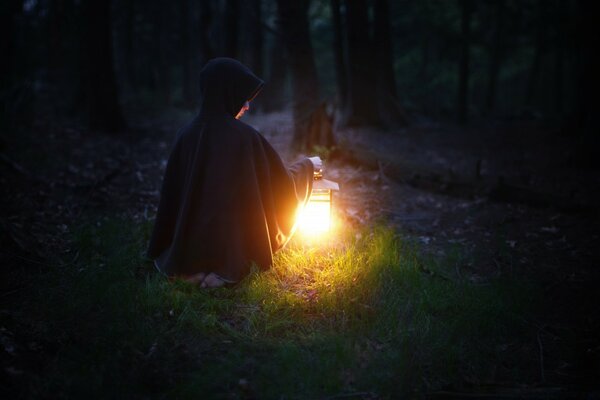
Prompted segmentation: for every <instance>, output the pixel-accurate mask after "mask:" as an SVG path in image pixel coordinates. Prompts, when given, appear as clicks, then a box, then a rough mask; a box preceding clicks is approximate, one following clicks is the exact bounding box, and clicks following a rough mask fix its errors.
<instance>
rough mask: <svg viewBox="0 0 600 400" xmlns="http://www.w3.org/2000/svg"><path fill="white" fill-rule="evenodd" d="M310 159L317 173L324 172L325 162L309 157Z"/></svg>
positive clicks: (317, 157)
mask: <svg viewBox="0 0 600 400" xmlns="http://www.w3.org/2000/svg"><path fill="white" fill-rule="evenodd" d="M308 159H309V160H310V162H312V164H313V169H314V170H315V172H319V171H323V160H321V157H319V156H315V157H308Z"/></svg>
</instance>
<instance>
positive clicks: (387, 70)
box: [374, 0, 408, 126]
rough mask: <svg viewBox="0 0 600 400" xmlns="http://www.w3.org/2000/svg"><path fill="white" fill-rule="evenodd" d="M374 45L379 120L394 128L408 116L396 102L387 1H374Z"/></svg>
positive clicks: (404, 121) (405, 121)
mask: <svg viewBox="0 0 600 400" xmlns="http://www.w3.org/2000/svg"><path fill="white" fill-rule="evenodd" d="M374 17H375V21H374V22H375V23H374V25H375V26H374V28H375V43H376V51H377V58H376V65H377V70H378V71H377V73H376V75H377V78H376V81H377V106H378V111H379V120H380V121H382V122H384V123H385V125H388V126H394V125H397V124H401V125H405V124H407V123H408V116H407V115H406V112H405V111H404V109H403V108H402V106H401V105H400V103H399V101H398V93H397V90H396V77H395V74H394V51H393V47H392V33H391V26H390V7H389V2H388V0H376V1H375V10H374Z"/></svg>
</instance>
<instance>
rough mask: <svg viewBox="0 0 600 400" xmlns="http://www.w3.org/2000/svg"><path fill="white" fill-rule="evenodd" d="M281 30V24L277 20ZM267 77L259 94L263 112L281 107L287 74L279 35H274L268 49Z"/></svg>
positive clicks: (286, 62) (285, 53) (283, 49)
mask: <svg viewBox="0 0 600 400" xmlns="http://www.w3.org/2000/svg"><path fill="white" fill-rule="evenodd" d="M277 25H278V29H279V31H281V27H280V26H281V24H280V22H279V21H278V22H277ZM268 56H269V57H268V63H269V77H268V79H267V81H266V84H265V88H264V89H263V93H262V94H261V95H260V98H261V102H262V106H263V110H264V111H265V112H273V111H278V110H281V109H282V108H283V105H284V104H283V101H284V93H285V83H286V76H287V69H288V68H287V66H288V61H287V58H288V55H287V51H286V49H285V46H284V43H283V38H282V36H281V35H279V34H278V35H275V36H274V37H273V40H272V42H271V44H270V46H269V49H268Z"/></svg>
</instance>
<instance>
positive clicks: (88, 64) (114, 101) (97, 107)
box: [82, 0, 125, 132]
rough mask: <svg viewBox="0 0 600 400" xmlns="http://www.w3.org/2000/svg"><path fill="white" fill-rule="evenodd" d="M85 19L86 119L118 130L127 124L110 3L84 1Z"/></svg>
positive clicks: (99, 125) (108, 129)
mask: <svg viewBox="0 0 600 400" xmlns="http://www.w3.org/2000/svg"><path fill="white" fill-rule="evenodd" d="M83 19H84V21H85V26H86V28H85V36H84V39H85V41H84V46H83V50H84V51H82V57H83V60H82V61H83V62H82V65H83V69H84V73H83V79H84V84H83V87H84V88H85V89H86V90H85V98H86V106H87V110H86V111H87V112H86V114H87V118H88V123H89V125H90V127H91V128H94V129H102V130H106V131H113V132H114V131H117V130H119V129H122V128H123V127H124V126H125V121H124V119H123V115H122V113H121V108H120V106H119V99H118V95H117V83H116V79H115V72H114V67H113V53H112V44H111V43H112V40H111V29H110V2H107V1H104V0H88V1H86V2H84V3H83Z"/></svg>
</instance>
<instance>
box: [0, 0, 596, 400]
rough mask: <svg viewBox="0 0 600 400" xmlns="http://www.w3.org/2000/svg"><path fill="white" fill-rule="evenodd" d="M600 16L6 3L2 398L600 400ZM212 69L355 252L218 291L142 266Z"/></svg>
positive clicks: (301, 3) (0, 36) (540, 10)
mask: <svg viewBox="0 0 600 400" xmlns="http://www.w3.org/2000/svg"><path fill="white" fill-rule="evenodd" d="M597 3H598V2H597V1H592V0H588V1H586V0H418V1H417V0H411V1H409V0H245V1H242V0H172V1H166V0H163V1H160V0H2V1H0V29H1V32H0V60H1V61H0V186H1V187H2V197H0V209H1V210H2V212H0V265H1V266H2V268H0V396H1V394H4V393H5V392H6V393H7V394H8V395H5V396H4V397H5V398H40V397H41V398H46V397H59V398H90V397H92V398H94V397H100V398H115V397H117V398H122V397H125V398H153V397H167V398H171V397H175V398H187V397H189V398H197V397H198V394H200V395H203V394H205V393H209V394H210V393H213V394H215V397H218V398H237V399H244V398H246V399H248V398H283V397H285V398H307V399H315V398H322V399H333V398H360V399H370V400H373V399H380V398H381V399H386V398H438V399H440V398H454V399H455V398H464V397H470V398H490V399H492V398H495V399H506V398H527V399H540V398H550V399H564V398H573V399H581V398H586V399H587V398H589V399H591V398H598V394H599V393H600V388H599V386H598V382H600V342H599V338H600V318H598V304H600V292H599V291H598V282H600V270H599V269H598V265H600V252H599V251H598V249H599V248H600V235H599V233H598V226H600V223H599V218H598V217H599V216H600V214H599V212H598V210H599V208H598V204H599V203H600V176H599V175H598V167H599V166H600V157H598V151H599V150H600V146H599V138H600V135H599V133H600V130H599V129H598V125H599V124H598V121H599V118H598V116H597V110H598V109H599V104H598V95H599V94H600V87H599V84H598V83H599V77H600V65H599V63H598V56H597V50H598V49H597V43H598V32H600V31H599V30H598V29H597V27H596V26H595V25H596V24H597V23H598V21H600V18H599V16H598V12H597V9H598V7H595V6H596V5H597ZM219 56H227V57H234V58H237V59H239V60H241V61H242V62H243V63H245V64H247V65H248V66H249V67H250V68H251V69H252V70H253V71H254V72H255V73H256V75H258V76H259V77H261V78H262V79H264V80H265V83H266V84H265V86H264V89H263V91H262V93H261V94H260V95H259V96H258V97H257V98H256V99H255V100H253V102H252V105H251V110H250V112H249V113H247V114H246V115H245V116H244V117H243V120H244V121H245V122H247V123H249V124H250V125H252V126H253V127H255V128H256V129H257V130H258V131H260V133H261V134H262V135H263V136H264V137H265V138H266V139H267V140H268V141H269V143H271V144H272V145H273V147H274V148H275V149H276V151H277V152H278V153H279V154H280V155H281V156H282V159H284V160H285V161H292V160H293V159H294V158H296V157H299V156H302V155H315V154H317V155H320V156H321V157H322V158H323V159H324V160H325V177H326V178H327V179H331V180H333V181H335V182H338V183H339V185H340V191H339V192H335V194H334V196H333V207H332V209H333V216H334V220H335V221H337V222H336V224H337V223H339V225H338V227H339V230H338V231H337V232H334V233H331V235H330V237H329V239H328V240H323V241H317V244H315V243H313V244H311V245H310V246H309V245H306V244H305V243H304V242H302V240H301V238H295V239H294V240H296V239H298V240H297V241H296V242H294V243H292V244H291V245H290V246H288V248H286V249H285V250H284V251H282V252H279V253H278V254H277V257H276V261H275V264H274V266H273V270H271V271H269V272H265V273H261V274H252V275H251V276H250V277H248V278H247V279H245V280H244V281H242V282H241V283H240V284H239V285H238V286H236V287H234V288H231V289H230V288H227V289H214V290H213V289H211V290H209V291H208V292H207V291H206V290H203V289H198V288H197V287H194V286H192V285H186V284H185V282H180V281H175V282H171V281H167V280H166V279H163V277H162V276H160V274H157V273H156V271H155V268H154V266H153V264H152V261H151V260H148V259H147V257H146V247H147V243H148V240H149V234H150V232H151V229H152V226H153V224H154V218H155V214H156V210H157V206H158V203H159V198H160V190H161V179H162V177H163V174H164V171H165V167H166V165H167V158H168V156H169V149H170V146H171V145H172V143H173V139H174V138H175V135H176V132H177V130H178V129H179V128H180V127H181V126H182V125H183V124H184V123H185V122H186V121H187V120H189V119H190V118H191V117H192V116H193V115H194V113H195V112H196V111H197V110H198V107H199V104H200V100H201V99H199V87H198V86H199V82H198V78H199V73H200V70H201V68H202V66H203V65H204V64H205V63H206V62H207V61H208V60H210V59H211V58H214V57H219Z"/></svg>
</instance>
